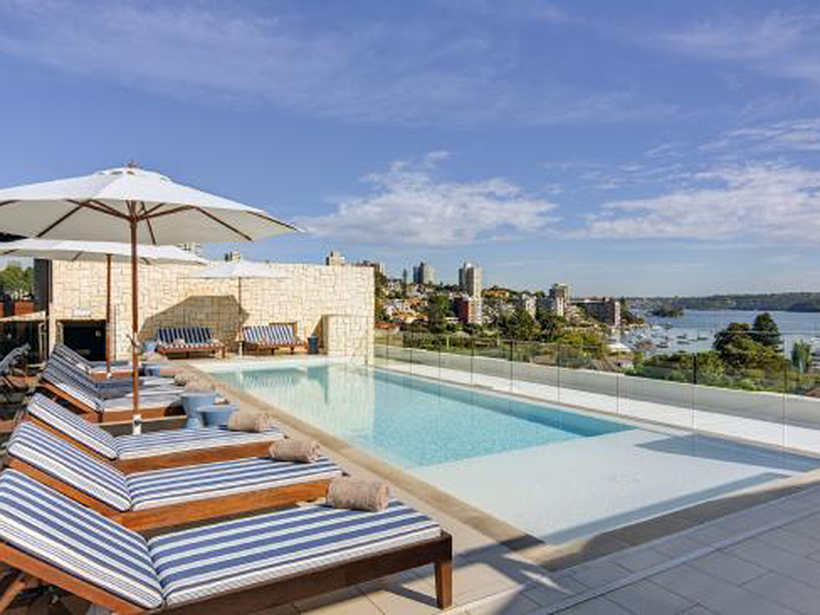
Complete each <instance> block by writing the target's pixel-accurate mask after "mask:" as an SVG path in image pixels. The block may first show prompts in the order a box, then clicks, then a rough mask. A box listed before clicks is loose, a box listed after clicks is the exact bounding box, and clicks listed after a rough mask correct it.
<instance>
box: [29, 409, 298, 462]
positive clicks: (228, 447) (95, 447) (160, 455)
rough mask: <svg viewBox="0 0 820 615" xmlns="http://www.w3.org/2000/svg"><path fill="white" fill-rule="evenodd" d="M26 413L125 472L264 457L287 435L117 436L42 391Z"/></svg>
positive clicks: (194, 432)
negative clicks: (272, 444) (46, 395)
mask: <svg viewBox="0 0 820 615" xmlns="http://www.w3.org/2000/svg"><path fill="white" fill-rule="evenodd" d="M24 418H26V419H28V420H31V421H33V422H34V423H35V424H37V425H40V426H41V427H45V428H46V429H48V430H50V431H52V432H53V433H55V434H57V435H58V436H60V437H61V438H63V439H67V440H69V441H70V442H72V443H74V444H77V445H78V446H79V447H80V448H82V449H83V450H85V451H87V452H89V453H91V454H92V455H96V456H97V457H99V458H101V459H106V460H108V461H110V462H111V463H112V464H113V465H115V466H116V467H118V468H119V469H120V470H122V471H123V472H126V473H130V472H139V471H143V470H157V469H161V468H176V467H180V466H188V465H195V464H203V463H212V462H216V461H226V460H230V459H241V458H245V457H261V456H264V455H266V454H267V451H268V448H269V447H270V445H271V442H273V441H275V440H279V439H281V438H283V437H284V434H283V433H282V432H281V431H280V430H278V429H275V428H271V429H269V430H268V431H264V432H261V433H256V432H244V431H229V430H227V429H221V428H213V427H203V428H201V429H169V430H164V431H154V432H150V433H144V434H139V435H130V436H113V435H111V434H110V433H108V432H107V431H105V430H104V429H102V428H101V427H99V426H98V425H94V424H93V423H89V422H88V421H86V420H84V419H83V418H82V417H80V416H78V415H77V414H75V413H73V412H72V411H71V410H68V409H66V408H64V407H63V406H61V405H60V404H58V403H57V402H55V401H53V400H50V399H48V398H47V397H45V396H43V395H39V394H38V395H35V396H34V397H33V398H32V399H31V401H29V403H28V406H27V407H26V411H25V414H24Z"/></svg>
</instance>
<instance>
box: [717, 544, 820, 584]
mask: <svg viewBox="0 0 820 615" xmlns="http://www.w3.org/2000/svg"><path fill="white" fill-rule="evenodd" d="M725 551H726V552H727V553H731V554H732V555H735V556H737V557H741V558H743V559H746V560H747V561H752V562H755V563H759V564H760V565H763V566H765V567H766V568H767V569H769V570H770V571H772V572H777V573H780V574H782V575H783V576H787V577H790V578H792V579H795V580H797V581H802V582H804V583H808V584H809V585H813V586H817V585H818V584H820V562H817V561H815V560H813V559H809V558H806V557H802V556H800V555H795V554H794V553H790V552H788V551H784V550H783V549H780V548H778V547H773V546H771V545H769V544H766V543H765V542H762V541H759V540H756V539H751V540H745V541H743V542H742V543H738V544H736V545H733V546H732V547H729V548H727V549H725Z"/></svg>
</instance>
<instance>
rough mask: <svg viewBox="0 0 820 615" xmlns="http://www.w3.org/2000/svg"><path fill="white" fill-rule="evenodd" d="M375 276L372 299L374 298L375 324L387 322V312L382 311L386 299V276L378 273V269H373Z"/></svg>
mask: <svg viewBox="0 0 820 615" xmlns="http://www.w3.org/2000/svg"><path fill="white" fill-rule="evenodd" d="M373 274H374V276H375V281H374V293H373V294H374V297H375V303H376V305H375V316H376V322H385V321H387V312H385V310H384V300H385V298H386V297H387V276H385V275H384V274H383V273H380V272H379V270H378V269H375V268H374V269H373Z"/></svg>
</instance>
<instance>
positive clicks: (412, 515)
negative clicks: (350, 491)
mask: <svg viewBox="0 0 820 615" xmlns="http://www.w3.org/2000/svg"><path fill="white" fill-rule="evenodd" d="M440 532H441V529H440V528H439V526H438V525H437V524H436V523H435V522H434V521H432V520H431V519H430V518H429V517H427V516H425V515H423V514H421V513H419V512H416V511H415V510H413V509H411V508H409V507H408V506H406V505H404V504H402V503H401V502H398V501H393V502H391V503H390V506H389V507H388V508H387V509H386V510H384V511H382V512H378V513H372V512H361V511H354V510H339V509H334V508H329V507H326V506H305V507H300V508H293V509H289V510H285V511H280V512H274V513H270V514H266V515H258V516H254V517H249V518H245V519H239V520H235V521H227V522H225V523H218V524H214V525H210V526H206V527H200V528H195V529H190V530H183V531H181V532H174V533H171V534H166V535H164V536H157V537H155V538H152V539H150V540H149V541H148V548H149V550H150V551H151V556H152V557H153V559H154V565H155V566H156V569H157V573H158V575H159V578H160V582H161V583H162V589H163V595H164V596H165V601H166V604H168V605H169V606H175V605H179V604H184V603H186V602H191V601H193V600H198V599H202V598H205V597H208V596H213V595H215V594H220V593H224V592H226V591H234V590H237V589H240V588H242V587H246V586H248V585H254V584H257V583H263V582H268V581H271V580H273V579H278V578H281V577H284V576H287V575H291V574H294V573H299V572H305V571H308V570H312V569H315V568H319V567H322V566H327V565H332V564H335V563H339V562H342V561H346V560H351V559H356V558H360V557H363V556H367V555H372V554H375V553H379V552H383V551H386V550H389V549H393V548H395V547H398V546H402V545H407V544H412V543H416V542H420V541H424V540H429V539H432V538H435V537H437V536H439V534H440Z"/></svg>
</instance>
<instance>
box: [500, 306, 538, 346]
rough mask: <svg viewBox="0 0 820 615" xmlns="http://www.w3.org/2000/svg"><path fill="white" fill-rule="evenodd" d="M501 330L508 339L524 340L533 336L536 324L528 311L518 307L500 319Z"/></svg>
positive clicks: (536, 327)
mask: <svg viewBox="0 0 820 615" xmlns="http://www.w3.org/2000/svg"><path fill="white" fill-rule="evenodd" d="M501 331H502V334H503V335H504V337H506V338H508V339H511V340H522V341H526V340H531V339H534V338H535V336H536V334H537V333H538V324H537V323H536V322H535V319H534V318H533V317H532V316H530V313H529V312H527V311H526V310H522V309H520V308H519V309H517V310H516V311H515V312H514V313H513V315H512V316H508V317H506V318H504V319H503V320H502V321H501Z"/></svg>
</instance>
